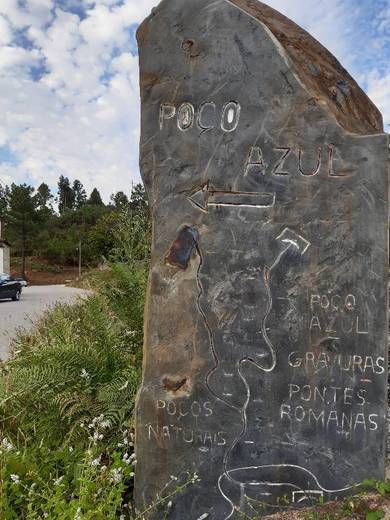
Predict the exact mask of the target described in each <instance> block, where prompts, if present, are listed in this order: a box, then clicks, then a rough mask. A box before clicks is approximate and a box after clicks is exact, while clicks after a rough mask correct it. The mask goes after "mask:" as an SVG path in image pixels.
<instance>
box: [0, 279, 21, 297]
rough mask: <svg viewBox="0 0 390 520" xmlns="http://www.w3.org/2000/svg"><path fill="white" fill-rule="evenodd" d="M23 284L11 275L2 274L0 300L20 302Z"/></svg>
mask: <svg viewBox="0 0 390 520" xmlns="http://www.w3.org/2000/svg"><path fill="white" fill-rule="evenodd" d="M21 294H22V284H21V283H20V282H18V281H17V280H14V279H13V278H12V276H10V275H9V274H0V300H6V299H8V298H9V299H11V300H13V301H14V302H17V301H19V300H20V295H21Z"/></svg>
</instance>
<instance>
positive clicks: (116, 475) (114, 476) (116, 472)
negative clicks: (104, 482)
mask: <svg viewBox="0 0 390 520" xmlns="http://www.w3.org/2000/svg"><path fill="white" fill-rule="evenodd" d="M110 480H111V482H113V483H114V484H119V482H121V480H122V468H114V469H113V470H112V471H111V479H110Z"/></svg>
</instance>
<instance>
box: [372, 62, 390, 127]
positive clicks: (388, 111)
mask: <svg viewBox="0 0 390 520" xmlns="http://www.w3.org/2000/svg"><path fill="white" fill-rule="evenodd" d="M367 85H368V89H367V91H368V95H369V96H370V98H371V99H372V100H373V102H374V103H375V104H376V106H377V107H378V108H379V109H380V110H381V112H382V114H383V118H384V120H385V122H386V123H388V125H387V126H388V127H390V71H389V72H388V73H387V74H386V75H385V76H382V75H381V74H379V72H378V71H374V72H372V73H371V74H369V76H368V79H367ZM387 131H390V128H388V129H387Z"/></svg>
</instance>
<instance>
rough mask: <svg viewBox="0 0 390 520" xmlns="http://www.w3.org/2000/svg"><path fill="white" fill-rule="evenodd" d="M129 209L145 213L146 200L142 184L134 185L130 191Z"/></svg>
mask: <svg viewBox="0 0 390 520" xmlns="http://www.w3.org/2000/svg"><path fill="white" fill-rule="evenodd" d="M130 208H131V209H132V210H133V211H139V210H141V211H145V212H146V211H147V208H148V199H147V197H146V192H145V188H144V186H143V184H141V183H139V184H135V185H134V186H133V189H132V190H131V196H130Z"/></svg>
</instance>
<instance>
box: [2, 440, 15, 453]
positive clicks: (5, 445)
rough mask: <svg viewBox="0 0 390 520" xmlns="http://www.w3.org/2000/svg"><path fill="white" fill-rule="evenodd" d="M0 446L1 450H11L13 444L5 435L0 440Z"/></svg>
mask: <svg viewBox="0 0 390 520" xmlns="http://www.w3.org/2000/svg"><path fill="white" fill-rule="evenodd" d="M1 447H2V448H3V450H5V451H12V450H13V449H14V446H13V444H12V442H11V441H9V440H8V439H7V437H5V438H4V439H3V440H2V441H1Z"/></svg>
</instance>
